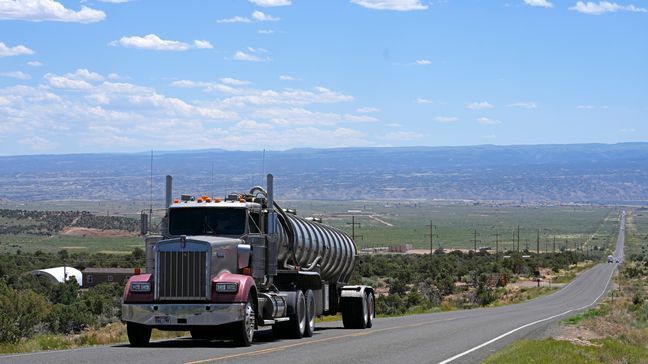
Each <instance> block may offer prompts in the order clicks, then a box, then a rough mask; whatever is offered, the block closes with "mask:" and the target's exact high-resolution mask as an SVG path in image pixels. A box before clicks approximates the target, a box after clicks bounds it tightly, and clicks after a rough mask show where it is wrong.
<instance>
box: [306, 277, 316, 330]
mask: <svg viewBox="0 0 648 364" xmlns="http://www.w3.org/2000/svg"><path fill="white" fill-rule="evenodd" d="M314 331H315V294H314V293H313V291H312V290H310V289H309V290H307V291H306V326H305V328H304V336H305V337H311V336H313V332H314Z"/></svg>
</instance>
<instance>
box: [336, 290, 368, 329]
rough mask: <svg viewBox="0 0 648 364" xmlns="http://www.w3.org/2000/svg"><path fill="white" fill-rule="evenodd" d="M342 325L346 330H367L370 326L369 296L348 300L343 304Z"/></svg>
mask: <svg viewBox="0 0 648 364" xmlns="http://www.w3.org/2000/svg"><path fill="white" fill-rule="evenodd" d="M341 304H342V323H343V324H344V328H345V329H365V328H367V325H368V324H369V307H368V304H367V296H366V295H363V296H362V298H346V299H344V300H343V301H342V302H341Z"/></svg>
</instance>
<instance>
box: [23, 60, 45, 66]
mask: <svg viewBox="0 0 648 364" xmlns="http://www.w3.org/2000/svg"><path fill="white" fill-rule="evenodd" d="M27 65H28V66H29V67H42V66H43V64H42V63H41V62H38V61H29V62H27Z"/></svg>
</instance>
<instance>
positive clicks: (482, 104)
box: [466, 101, 495, 110]
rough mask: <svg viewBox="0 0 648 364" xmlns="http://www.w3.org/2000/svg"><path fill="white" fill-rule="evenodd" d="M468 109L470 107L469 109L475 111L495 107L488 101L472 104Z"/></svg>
mask: <svg viewBox="0 0 648 364" xmlns="http://www.w3.org/2000/svg"><path fill="white" fill-rule="evenodd" d="M466 107H468V108H469V109H473V110H483V109H492V108H494V107H495V106H493V105H492V104H490V103H489V102H488V101H482V102H473V103H470V104H468V105H467V106H466Z"/></svg>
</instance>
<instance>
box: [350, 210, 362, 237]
mask: <svg viewBox="0 0 648 364" xmlns="http://www.w3.org/2000/svg"><path fill="white" fill-rule="evenodd" d="M347 225H351V239H353V241H355V240H356V237H359V238H360V239H362V240H364V236H362V235H356V234H355V227H356V225H358V228H360V226H361V225H360V223H359V222H355V215H351V222H347Z"/></svg>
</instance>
